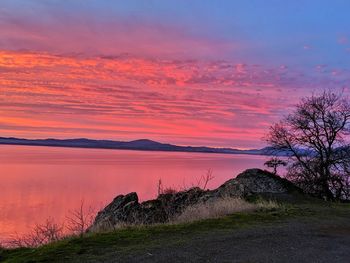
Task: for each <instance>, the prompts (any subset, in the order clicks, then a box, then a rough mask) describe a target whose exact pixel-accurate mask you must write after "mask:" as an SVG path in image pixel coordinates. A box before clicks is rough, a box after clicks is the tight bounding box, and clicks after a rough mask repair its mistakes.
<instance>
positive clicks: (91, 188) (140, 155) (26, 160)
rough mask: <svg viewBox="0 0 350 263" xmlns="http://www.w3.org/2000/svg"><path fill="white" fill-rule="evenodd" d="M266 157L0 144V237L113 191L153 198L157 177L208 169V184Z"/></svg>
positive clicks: (186, 177)
mask: <svg viewBox="0 0 350 263" xmlns="http://www.w3.org/2000/svg"><path fill="white" fill-rule="evenodd" d="M265 160H266V157H263V156H252V155H225V154H206V153H176V152H175V153H173V152H145V151H125V150H123V151H119V150H100V149H74V148H54V147H28V146H1V145H0V179H1V181H0V182H1V190H0V240H1V239H2V240H4V239H7V238H9V237H10V236H11V235H13V234H14V233H16V232H17V233H18V234H23V233H26V232H27V231H28V230H29V229H30V228H31V227H32V226H33V225H34V224H35V223H40V222H43V221H44V220H45V219H47V218H49V217H51V218H54V219H55V220H56V221H58V222H62V221H64V219H65V217H66V215H67V213H68V211H69V210H74V209H76V208H77V207H79V205H80V202H81V200H84V202H85V204H88V205H91V206H93V207H95V208H101V207H102V206H103V205H105V204H106V203H108V202H110V201H111V200H112V199H113V198H114V197H115V196H116V195H118V194H126V193H129V192H132V191H136V192H137V193H138V194H139V196H140V198H141V199H142V200H145V199H149V198H154V197H155V196H156V192H157V182H158V180H159V179H161V180H162V182H163V185H164V186H171V187H177V188H179V187H183V186H184V185H185V186H190V185H192V184H194V183H196V181H197V180H198V178H200V176H201V175H203V174H205V173H206V171H207V169H212V170H213V175H214V176H215V178H214V179H213V180H212V181H211V182H210V184H209V188H214V187H217V186H219V185H220V184H222V183H223V182H224V181H225V180H227V179H230V178H232V177H235V176H236V175H237V174H238V173H239V172H241V171H243V170H244V169H246V168H252V167H262V166H263V163H264V161H265Z"/></svg>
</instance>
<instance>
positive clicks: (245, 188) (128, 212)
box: [89, 169, 301, 231]
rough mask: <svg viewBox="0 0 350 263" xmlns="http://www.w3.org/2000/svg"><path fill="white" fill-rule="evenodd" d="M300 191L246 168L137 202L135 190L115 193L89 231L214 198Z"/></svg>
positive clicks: (161, 218) (165, 215) (166, 214)
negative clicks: (213, 183) (215, 182)
mask: <svg viewBox="0 0 350 263" xmlns="http://www.w3.org/2000/svg"><path fill="white" fill-rule="evenodd" d="M300 192H301V190H300V189H299V188H297V187H296V186H295V185H293V184H292V183H291V182H289V181H288V180H286V179H283V178H281V177H279V176H277V175H274V174H272V173H270V172H268V171H264V170H260V169H248V170H246V171H244V172H243V173H241V174H239V175H237V177H236V178H233V179H230V180H228V181H226V182H225V183H224V184H222V185H221V186H220V187H218V188H217V189H214V190H211V191H209V190H208V191H204V190H202V189H200V188H198V187H194V188H191V189H189V190H186V191H180V192H177V193H174V194H161V195H159V196H158V198H157V199H154V200H148V201H145V202H142V203H139V199H138V196H137V194H136V193H130V194H127V195H119V196H117V197H116V198H114V200H113V201H112V202H111V203H110V204H109V205H107V206H106V207H105V208H104V209H103V210H102V211H100V212H99V213H98V214H97V216H96V218H95V221H94V223H93V225H92V226H91V227H90V228H89V231H96V230H104V229H106V230H108V229H111V228H113V227H116V226H118V225H123V224H128V225H129V224H155V223H164V222H167V221H169V220H170V219H171V218H172V217H174V216H176V215H178V214H180V213H181V212H182V211H183V210H184V209H186V208H187V207H188V206H191V205H194V204H196V203H199V202H209V201H212V200H214V199H217V198H223V197H237V198H249V197H252V196H262V197H267V198H274V199H283V200H288V199H290V198H292V197H293V196H294V194H295V193H300Z"/></svg>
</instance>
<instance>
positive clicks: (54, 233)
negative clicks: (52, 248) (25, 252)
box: [7, 218, 64, 247]
mask: <svg viewBox="0 0 350 263" xmlns="http://www.w3.org/2000/svg"><path fill="white" fill-rule="evenodd" d="M63 237H64V226H63V224H57V223H55V222H54V220H53V219H51V218H49V219H47V220H46V221H45V223H43V224H36V225H35V226H34V227H33V229H32V230H31V231H30V233H29V234H26V235H23V236H19V235H18V234H15V235H14V236H13V237H12V238H10V240H9V241H8V242H7V244H8V246H9V247H38V246H41V245H45V244H48V243H51V242H55V241H58V240H60V239H62V238H63Z"/></svg>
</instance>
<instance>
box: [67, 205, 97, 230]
mask: <svg viewBox="0 0 350 263" xmlns="http://www.w3.org/2000/svg"><path fill="white" fill-rule="evenodd" d="M95 215H96V210H95V209H94V208H93V207H91V206H89V207H87V208H85V206H84V200H81V202H80V207H79V208H78V209H76V210H73V211H69V215H68V216H66V220H67V229H68V230H69V232H70V233H71V234H73V235H80V236H82V235H83V234H84V233H85V232H86V230H87V229H88V227H90V226H91V225H92V223H93V221H94V218H95Z"/></svg>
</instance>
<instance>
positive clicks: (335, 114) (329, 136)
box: [267, 91, 350, 199]
mask: <svg viewBox="0 0 350 263" xmlns="http://www.w3.org/2000/svg"><path fill="white" fill-rule="evenodd" d="M349 131H350V104H349V102H348V100H347V99H346V98H343V94H334V93H332V92H330V91H324V92H323V93H321V94H319V95H313V96H311V97H306V98H303V99H302V100H301V102H300V103H299V104H298V105H297V106H296V109H295V111H294V112H293V113H292V114H290V115H288V116H286V117H285V118H284V119H283V120H282V121H280V122H279V123H277V124H275V125H273V126H272V127H271V128H270V132H269V134H268V136H267V142H268V143H269V144H270V145H271V146H272V147H273V148H274V149H276V150H282V151H288V152H289V153H290V161H291V165H290V166H289V168H288V174H287V176H288V177H289V179H291V180H293V181H294V182H296V183H297V184H299V186H301V187H302V188H304V190H305V191H307V192H309V193H312V194H316V195H319V196H320V197H323V198H326V199H342V198H349V191H350V190H349V180H350V179H349V174H350V173H349V172H350V145H349V141H348V138H347V136H348V135H349Z"/></svg>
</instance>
